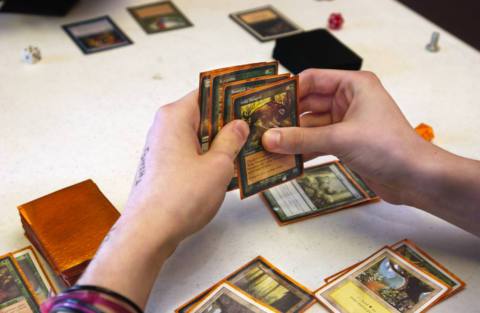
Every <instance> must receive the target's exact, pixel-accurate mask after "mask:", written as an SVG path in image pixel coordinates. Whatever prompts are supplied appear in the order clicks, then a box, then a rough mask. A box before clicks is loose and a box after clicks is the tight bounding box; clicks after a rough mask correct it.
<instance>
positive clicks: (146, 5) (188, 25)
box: [127, 0, 193, 35]
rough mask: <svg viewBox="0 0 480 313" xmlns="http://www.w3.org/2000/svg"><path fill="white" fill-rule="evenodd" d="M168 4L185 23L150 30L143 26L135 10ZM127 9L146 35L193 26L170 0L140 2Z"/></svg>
mask: <svg viewBox="0 0 480 313" xmlns="http://www.w3.org/2000/svg"><path fill="white" fill-rule="evenodd" d="M168 4H169V5H170V6H171V7H172V9H173V10H174V11H175V14H177V15H178V16H180V17H181V18H182V19H183V20H184V21H185V22H186V23H185V25H182V26H177V27H172V28H167V29H160V30H157V31H152V30H148V29H146V27H144V25H143V23H142V21H143V20H142V18H141V17H140V16H138V14H137V11H138V10H140V9H145V8H150V7H155V6H160V5H168ZM127 11H128V12H129V13H130V15H132V17H133V18H134V19H135V21H136V22H137V23H138V25H139V26H140V28H142V29H143V31H144V32H145V33H146V34H148V35H151V34H157V33H163V32H167V31H171V30H177V29H183V28H188V27H192V26H193V23H192V22H191V21H190V20H189V19H188V18H187V16H186V15H185V14H184V13H183V12H182V11H181V10H180V9H179V8H178V7H177V6H176V5H175V3H173V1H170V0H164V1H157V2H152V3H147V4H141V5H137V6H133V7H128V8H127Z"/></svg>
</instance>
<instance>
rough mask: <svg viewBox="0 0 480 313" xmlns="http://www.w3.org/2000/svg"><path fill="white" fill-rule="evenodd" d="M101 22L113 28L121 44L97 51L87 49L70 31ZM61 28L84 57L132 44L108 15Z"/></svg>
mask: <svg viewBox="0 0 480 313" xmlns="http://www.w3.org/2000/svg"><path fill="white" fill-rule="evenodd" d="M102 20H104V21H107V22H108V23H110V25H112V26H113V28H114V30H115V31H116V33H117V34H119V35H120V37H121V39H123V43H121V44H118V45H117V44H114V45H110V46H106V47H102V48H97V49H95V48H88V47H86V46H85V45H84V44H83V43H82V42H81V41H80V40H79V39H78V38H77V36H75V35H74V34H73V32H72V30H71V29H72V28H74V27H77V26H82V25H87V24H93V23H96V22H99V21H102ZM62 28H63V30H64V31H65V32H66V33H67V35H68V37H70V39H72V41H73V42H74V43H75V44H76V45H77V47H78V48H79V49H80V50H81V51H82V52H83V54H86V55H88V54H92V53H97V52H103V51H107V50H112V49H116V48H121V47H125V46H129V45H132V44H133V41H132V40H131V39H130V38H129V37H128V36H127V35H126V34H125V32H124V31H123V30H122V29H121V28H120V27H119V26H118V25H117V24H116V23H115V22H114V21H113V20H112V18H111V17H110V16H109V15H103V16H99V17H94V18H91V19H87V20H82V21H79V22H73V23H68V24H64V25H62Z"/></svg>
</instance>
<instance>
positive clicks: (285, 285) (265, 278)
mask: <svg viewBox="0 0 480 313" xmlns="http://www.w3.org/2000/svg"><path fill="white" fill-rule="evenodd" d="M223 282H229V283H230V284H231V285H233V286H235V287H236V288H239V289H240V290H242V291H243V292H245V293H247V294H248V295H249V296H250V297H253V298H254V299H255V300H256V301H259V302H261V303H263V304H265V305H267V306H270V307H272V308H274V309H275V310H278V311H279V312H282V313H294V312H304V311H305V310H306V309H307V308H309V307H310V306H311V305H312V304H313V303H315V299H314V298H313V296H312V295H311V292H310V291H308V290H307V289H306V288H305V287H303V286H302V285H300V284H299V283H298V282H296V281H294V280H293V279H292V278H290V277H288V276H287V275H285V274H284V273H283V272H281V271H280V270H279V269H277V268H276V267H274V266H273V265H272V264H270V263H269V262H268V261H267V260H265V259H264V258H263V257H260V256H259V257H257V258H255V259H253V260H252V261H251V262H249V263H248V264H246V265H245V266H243V267H241V268H240V269H239V270H237V271H236V272H234V273H232V274H231V275H229V276H227V277H226V278H225V279H223V280H221V281H220V282H218V283H217V284H216V285H215V286H218V285H220V284H222V283H223ZM215 286H214V287H212V288H210V289H209V290H207V291H205V292H203V293H202V294H201V295H199V296H197V297H195V298H194V299H192V300H190V301H189V302H187V303H185V304H183V305H182V306H180V307H179V308H178V309H177V310H175V312H177V313H184V312H189V311H188V310H189V309H191V308H192V307H194V306H195V305H197V303H199V302H200V301H202V300H203V299H204V298H205V295H207V294H208V293H210V292H211V291H212V290H213V289H214V288H215Z"/></svg>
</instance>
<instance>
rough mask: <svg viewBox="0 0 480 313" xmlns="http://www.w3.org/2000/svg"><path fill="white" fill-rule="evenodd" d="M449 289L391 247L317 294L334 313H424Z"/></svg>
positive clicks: (328, 284)
mask: <svg viewBox="0 0 480 313" xmlns="http://www.w3.org/2000/svg"><path fill="white" fill-rule="evenodd" d="M449 289H450V288H449V287H448V286H447V285H446V284H444V283H443V282H441V281H440V280H437V279H436V278H435V277H433V276H430V275H428V274H426V273H424V272H422V271H421V270H419V269H418V268H417V267H415V266H414V265H413V264H411V263H410V262H409V261H407V260H406V259H404V258H402V257H401V256H399V255H398V254H396V253H395V252H394V251H393V250H391V249H390V248H388V247H385V248H383V249H382V250H380V251H379V252H377V253H375V254H374V255H373V256H371V257H369V258H368V259H366V260H364V261H363V262H361V263H360V264H358V265H357V266H355V267H354V268H353V269H350V270H348V271H347V272H346V273H344V274H343V275H341V276H340V277H338V278H336V279H335V280H333V281H332V282H330V283H327V284H326V285H324V286H323V287H321V288H320V289H319V290H317V291H316V292H315V296H316V297H317V299H318V300H319V301H320V302H321V303H322V304H323V305H324V306H325V307H326V308H328V309H329V310H330V311H331V312H338V313H354V312H355V313H356V312H366V313H367V312H381V313H384V312H385V313H386V312H395V313H398V312H401V313H414V312H423V311H425V310H426V309H428V308H429V307H431V306H432V305H434V304H435V303H436V302H437V301H438V300H439V299H441V298H442V297H444V296H445V294H447V293H448V292H449Z"/></svg>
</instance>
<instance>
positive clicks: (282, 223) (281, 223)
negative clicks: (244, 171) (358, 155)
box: [260, 161, 377, 226]
mask: <svg viewBox="0 0 480 313" xmlns="http://www.w3.org/2000/svg"><path fill="white" fill-rule="evenodd" d="M332 163H335V164H337V165H338V164H339V163H340V162H339V161H329V162H325V163H322V164H317V165H313V166H309V167H306V168H305V169H304V172H303V174H305V171H306V170H309V169H313V168H316V167H321V166H325V165H327V164H332ZM339 169H340V171H341V172H342V173H343V174H345V176H346V177H347V179H348V180H349V182H351V183H352V181H353V178H351V177H350V175H348V173H346V172H345V170H344V169H343V167H340V166H339ZM297 178H298V177H297ZM352 184H353V185H354V186H355V188H357V189H358V191H359V192H360V193H361V194H362V195H363V196H364V198H363V199H359V200H357V201H354V202H352V203H350V204H347V205H344V206H340V207H338V208H335V209H331V210H327V211H320V212H316V213H312V214H309V215H305V216H300V217H298V218H295V219H292V220H289V221H282V220H281V219H280V218H279V217H278V215H277V214H276V213H275V211H274V210H273V207H272V205H271V203H270V201H268V199H267V197H266V196H265V194H264V193H265V191H262V192H261V193H260V197H261V199H262V201H263V202H264V203H265V204H266V206H267V208H268V209H269V211H270V213H271V214H272V215H273V217H274V218H275V221H276V222H277V224H278V225H279V226H286V225H289V224H293V223H298V222H302V221H305V220H307V219H311V218H315V217H318V216H321V215H327V214H330V213H334V212H337V211H341V210H345V209H350V208H354V207H357V206H360V205H363V204H368V203H370V202H375V201H377V200H376V199H372V198H370V197H369V196H368V194H367V193H366V192H365V191H364V190H363V188H361V187H360V186H358V184H355V182H353V183H352Z"/></svg>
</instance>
